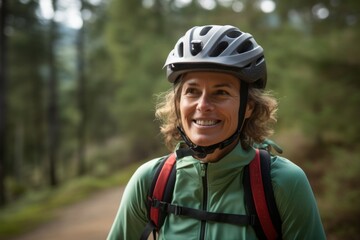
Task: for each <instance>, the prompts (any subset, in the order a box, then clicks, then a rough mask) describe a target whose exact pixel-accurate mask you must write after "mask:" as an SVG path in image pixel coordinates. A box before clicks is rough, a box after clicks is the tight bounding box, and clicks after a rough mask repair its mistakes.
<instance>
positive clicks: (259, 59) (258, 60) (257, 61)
mask: <svg viewBox="0 0 360 240" xmlns="http://www.w3.org/2000/svg"><path fill="white" fill-rule="evenodd" d="M263 61H264V56H261V57H259V58H258V59H257V60H256V65H258V64H259V63H261V62H263Z"/></svg>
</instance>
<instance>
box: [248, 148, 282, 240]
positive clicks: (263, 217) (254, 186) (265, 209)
mask: <svg viewBox="0 0 360 240" xmlns="http://www.w3.org/2000/svg"><path fill="white" fill-rule="evenodd" d="M261 151H262V154H263V155H267V156H265V158H268V159H267V160H266V161H267V162H266V163H264V161H265V160H261V157H260V150H259V149H256V154H255V158H254V159H253V161H251V163H250V164H249V174H250V185H251V192H252V197H253V201H254V206H255V209H256V213H257V216H258V218H259V222H260V225H261V228H262V230H263V232H264V234H265V237H266V239H278V238H279V237H280V236H281V233H279V232H278V230H277V229H276V228H275V225H274V223H273V220H272V218H271V216H270V211H269V206H268V203H267V202H268V200H267V198H266V195H265V193H266V191H268V188H271V191H272V185H271V177H269V178H267V179H266V181H267V182H266V183H265V182H263V180H264V181H265V179H263V175H265V174H268V175H269V176H270V168H268V169H266V168H265V169H264V168H263V167H262V165H264V164H270V155H269V153H268V152H266V151H264V150H261ZM269 166H270V165H269ZM262 170H265V171H267V172H262ZM268 183H270V185H269V187H265V186H266V184H268ZM267 197H268V198H269V196H267ZM272 198H273V199H272V200H271V201H272V202H273V203H274V202H275V199H274V196H272ZM276 211H277V210H276Z"/></svg>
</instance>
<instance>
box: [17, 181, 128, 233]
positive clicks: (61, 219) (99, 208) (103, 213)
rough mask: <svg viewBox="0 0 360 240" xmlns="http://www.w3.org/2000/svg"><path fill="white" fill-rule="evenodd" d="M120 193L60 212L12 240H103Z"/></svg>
mask: <svg viewBox="0 0 360 240" xmlns="http://www.w3.org/2000/svg"><path fill="white" fill-rule="evenodd" d="M123 190H124V189H123V188H122V187H118V188H115V189H108V190H105V191H102V192H100V193H96V194H95V195H93V196H91V197H89V198H88V199H87V200H85V201H82V202H79V203H76V204H74V205H71V206H68V207H66V208H63V209H61V210H59V211H58V213H57V215H56V218H55V219H54V220H52V221H50V222H48V223H46V224H44V225H41V226H39V227H38V228H37V229H35V230H33V231H32V232H29V233H27V234H25V235H24V236H20V237H17V238H15V239H14V240H48V239H51V240H64V239H65V240H73V239H74V240H75V239H76V240H78V239H86V240H101V239H106V236H107V234H108V232H109V230H110V227H111V224H112V222H113V220H114V217H115V214H116V211H117V209H118V206H119V202H120V198H121V196H122V192H123Z"/></svg>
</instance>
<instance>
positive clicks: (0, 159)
mask: <svg viewBox="0 0 360 240" xmlns="http://www.w3.org/2000/svg"><path fill="white" fill-rule="evenodd" d="M6 4H7V2H6V0H2V2H1V4H0V206H3V205H5V203H6V197H5V196H6V194H5V193H6V189H5V174H6V171H5V167H6V161H5V159H6V150H7V149H6V108H7V107H6V105H7V104H6V92H7V91H6V35H5V25H6V24H5V22H6V15H7V8H6V7H7V5H6Z"/></svg>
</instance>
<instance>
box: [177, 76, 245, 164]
mask: <svg viewBox="0 0 360 240" xmlns="http://www.w3.org/2000/svg"><path fill="white" fill-rule="evenodd" d="M248 88H249V87H248V83H246V82H244V81H241V86H240V107H239V119H238V127H237V130H236V131H235V133H234V134H233V135H231V136H230V137H229V138H227V139H225V140H224V141H222V142H219V143H215V144H213V145H210V146H198V145H196V144H194V143H193V142H192V141H191V140H190V139H189V138H188V136H186V134H185V132H184V130H183V129H182V127H180V126H177V129H178V131H179V133H180V136H181V137H182V139H183V140H184V142H185V143H186V145H188V147H189V149H190V150H191V151H188V155H192V156H194V157H197V158H205V157H206V156H207V155H208V154H211V153H213V152H214V151H215V150H216V149H217V148H219V149H223V148H225V147H227V146H229V145H230V144H232V143H233V142H234V141H237V140H239V136H240V134H241V130H242V128H243V125H244V122H245V113H246V107H247V101H248Z"/></svg>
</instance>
